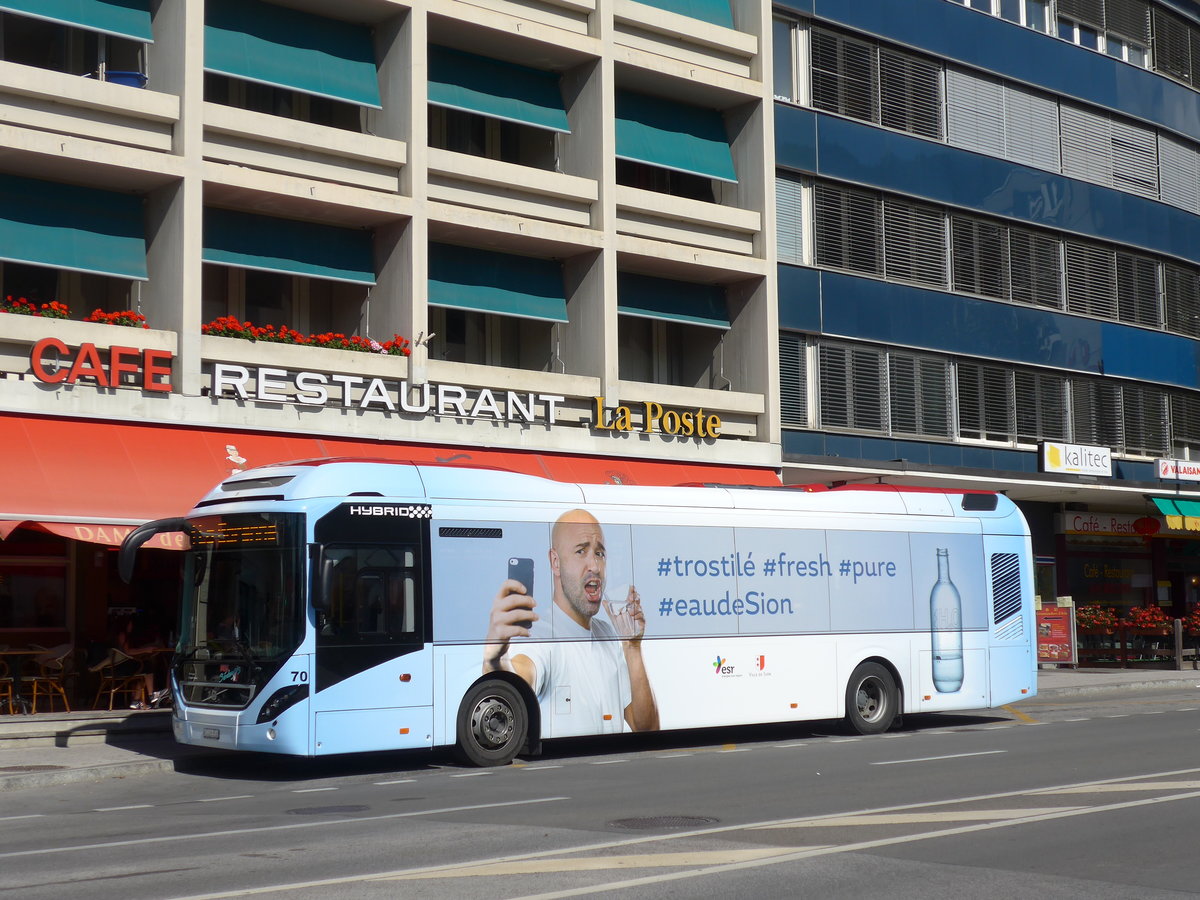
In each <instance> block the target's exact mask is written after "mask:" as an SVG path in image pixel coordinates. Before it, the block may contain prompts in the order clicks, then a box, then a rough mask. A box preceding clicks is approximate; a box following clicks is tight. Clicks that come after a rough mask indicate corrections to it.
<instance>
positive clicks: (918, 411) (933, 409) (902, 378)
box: [888, 351, 953, 437]
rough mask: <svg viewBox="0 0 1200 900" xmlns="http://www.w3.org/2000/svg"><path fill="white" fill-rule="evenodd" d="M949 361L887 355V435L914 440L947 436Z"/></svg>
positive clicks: (949, 429) (904, 354)
mask: <svg viewBox="0 0 1200 900" xmlns="http://www.w3.org/2000/svg"><path fill="white" fill-rule="evenodd" d="M949 399H950V363H949V360H945V359H937V358H934V357H928V356H914V355H912V354H908V353H898V352H896V351H892V352H890V353H889V354H888V405H889V410H890V417H889V418H890V429H889V433H890V434H894V435H913V436H918V437H950V436H951V435H952V429H953V423H952V421H951V416H950V403H949Z"/></svg>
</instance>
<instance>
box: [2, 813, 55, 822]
mask: <svg viewBox="0 0 1200 900" xmlns="http://www.w3.org/2000/svg"><path fill="white" fill-rule="evenodd" d="M42 818H45V813H29V814H28V815H24V816H0V822H13V821H16V820H17V819H42Z"/></svg>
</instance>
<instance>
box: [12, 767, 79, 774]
mask: <svg viewBox="0 0 1200 900" xmlns="http://www.w3.org/2000/svg"><path fill="white" fill-rule="evenodd" d="M65 768H66V766H0V772H21V773H24V772H49V771H51V770H53V769H65Z"/></svg>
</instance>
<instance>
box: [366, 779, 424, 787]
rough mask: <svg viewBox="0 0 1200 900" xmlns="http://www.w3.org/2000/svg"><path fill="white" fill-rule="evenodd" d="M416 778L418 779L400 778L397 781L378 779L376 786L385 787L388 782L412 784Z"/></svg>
mask: <svg viewBox="0 0 1200 900" xmlns="http://www.w3.org/2000/svg"><path fill="white" fill-rule="evenodd" d="M416 780H417V779H415V778H399V779H397V780H396V781H376V782H375V786H376V787H383V786H384V785H387V784H412V783H413V782H414V781H416Z"/></svg>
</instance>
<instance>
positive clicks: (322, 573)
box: [308, 544, 333, 612]
mask: <svg viewBox="0 0 1200 900" xmlns="http://www.w3.org/2000/svg"><path fill="white" fill-rule="evenodd" d="M308 553H309V558H310V559H311V560H312V571H313V591H312V606H313V609H316V610H320V611H322V612H325V611H328V609H329V595H330V593H331V592H332V591H333V560H332V559H326V558H324V557H323V556H322V554H321V545H320V544H311V545H310V546H309V548H308Z"/></svg>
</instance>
